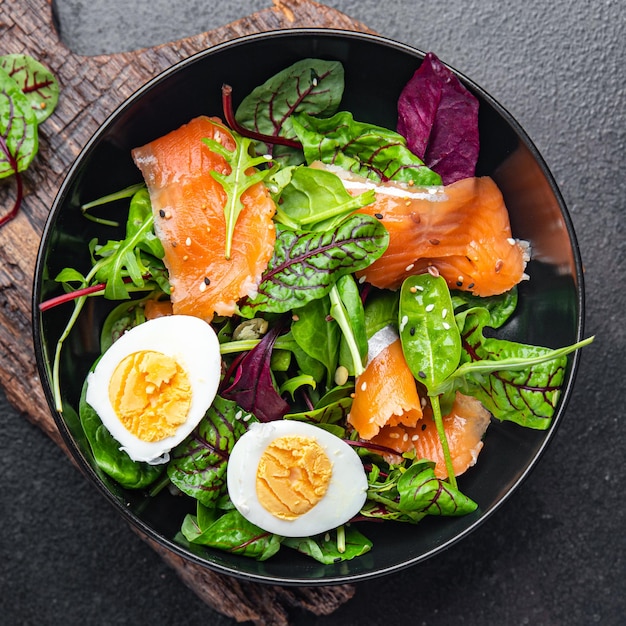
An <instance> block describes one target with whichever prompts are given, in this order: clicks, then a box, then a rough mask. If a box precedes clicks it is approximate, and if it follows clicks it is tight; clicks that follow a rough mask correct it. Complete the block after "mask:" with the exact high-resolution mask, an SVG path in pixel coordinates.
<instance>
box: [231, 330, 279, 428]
mask: <svg viewBox="0 0 626 626" xmlns="http://www.w3.org/2000/svg"><path fill="white" fill-rule="evenodd" d="M281 330H282V325H281V324H277V325H276V326H274V328H272V329H271V330H270V331H269V332H268V333H267V334H266V335H265V337H263V339H261V341H259V343H258V344H257V345H256V346H255V347H254V348H253V349H252V350H250V352H248V354H246V356H245V357H244V358H243V359H242V360H241V363H240V364H239V367H238V368H237V371H236V373H235V380H234V382H233V383H232V384H231V385H230V386H229V387H228V388H226V389H224V390H223V391H222V392H221V396H222V397H223V398H226V399H228V400H233V401H234V402H236V403H237V404H238V405H239V406H240V407H241V408H242V409H244V410H245V411H249V412H250V413H252V414H253V415H254V416H255V417H256V418H257V419H258V420H259V421H260V422H272V421H274V420H278V419H281V418H282V417H283V415H285V414H286V413H287V412H288V411H289V405H288V404H287V402H285V400H283V398H282V397H281V396H280V395H279V393H278V392H277V391H276V387H275V386H274V381H273V380H272V371H271V369H270V361H271V358H272V349H273V347H274V342H275V341H276V338H277V337H278V335H279V334H280V332H281Z"/></svg>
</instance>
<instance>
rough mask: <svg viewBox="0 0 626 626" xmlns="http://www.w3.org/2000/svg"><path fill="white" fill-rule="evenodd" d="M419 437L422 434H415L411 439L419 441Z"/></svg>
mask: <svg viewBox="0 0 626 626" xmlns="http://www.w3.org/2000/svg"><path fill="white" fill-rule="evenodd" d="M419 438H420V436H419V435H413V436H412V437H411V441H417V440H418V439H419Z"/></svg>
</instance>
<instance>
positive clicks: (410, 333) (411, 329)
mask: <svg viewBox="0 0 626 626" xmlns="http://www.w3.org/2000/svg"><path fill="white" fill-rule="evenodd" d="M414 334H415V326H411V328H409V335H411V337H413V335H414Z"/></svg>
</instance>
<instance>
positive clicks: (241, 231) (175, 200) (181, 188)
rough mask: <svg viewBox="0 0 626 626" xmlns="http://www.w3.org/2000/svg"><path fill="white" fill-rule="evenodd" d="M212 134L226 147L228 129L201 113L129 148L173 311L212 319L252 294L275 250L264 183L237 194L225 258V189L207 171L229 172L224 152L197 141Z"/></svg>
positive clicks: (229, 137)
mask: <svg viewBox="0 0 626 626" xmlns="http://www.w3.org/2000/svg"><path fill="white" fill-rule="evenodd" d="M204 138H212V139H214V140H216V141H218V142H220V143H221V144H222V145H223V146H224V147H225V148H227V149H228V150H230V151H232V150H233V149H234V147H235V141H234V139H233V136H232V135H231V134H230V133H229V132H228V130H227V129H225V128H224V127H223V126H222V125H221V124H220V122H219V120H218V119H217V118H209V117H206V116H200V117H197V118H195V119H193V120H192V121H190V122H189V123H188V124H185V125H184V126H182V127H180V128H178V129H177V130H174V131H172V132H170V133H168V134H167V135H165V136H163V137H160V138H158V139H156V140H154V141H152V142H150V143H148V144H146V145H144V146H142V147H139V148H135V149H134V150H133V151H132V156H133V160H134V161H135V164H136V165H137V167H138V168H139V169H140V170H141V172H142V174H143V177H144V179H145V181H146V184H147V187H148V191H149V193H150V200H151V203H152V210H153V214H154V229H155V232H156V234H157V236H158V237H159V239H160V240H161V242H162V243H163V247H164V249H165V257H164V263H165V266H166V268H167V270H168V272H169V281H170V285H171V289H172V292H171V300H172V307H173V312H174V313H175V314H186V315H193V316H196V317H200V318H202V319H205V320H206V321H211V320H212V319H213V317H214V315H216V314H217V315H225V316H230V315H232V314H233V313H234V312H235V309H236V304H237V302H238V301H239V300H240V299H241V298H243V297H244V296H254V295H255V293H256V289H257V286H258V284H259V282H260V280H261V274H262V272H263V270H264V269H265V268H266V267H267V264H268V262H269V260H270V258H271V256H272V253H273V251H274V241H275V230H274V224H273V221H272V217H273V216H274V213H275V211H276V206H275V204H274V201H273V200H272V199H271V197H270V195H269V192H268V191H267V189H266V188H265V186H264V185H263V183H256V184H255V185H253V186H251V187H250V188H249V189H247V190H246V191H245V192H244V193H243V194H242V196H241V200H242V203H243V205H244V208H243V209H242V211H241V213H240V214H239V217H238V220H237V223H236V226H235V230H234V234H233V242H232V251H231V255H230V258H229V259H226V257H225V254H224V250H225V242H226V220H225V217H224V205H225V203H226V200H227V196H226V192H225V191H224V189H223V187H222V186H221V184H220V183H219V182H217V181H216V180H215V179H214V178H213V177H212V176H211V174H210V172H211V171H212V170H213V171H216V172H220V173H223V174H228V173H229V171H230V166H229V165H228V163H227V161H226V160H225V159H224V157H223V156H221V155H219V154H217V153H215V152H213V151H211V150H210V149H209V147H208V146H207V145H206V144H205V143H204V142H203V141H202V140H203V139H204Z"/></svg>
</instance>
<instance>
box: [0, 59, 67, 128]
mask: <svg viewBox="0 0 626 626" xmlns="http://www.w3.org/2000/svg"><path fill="white" fill-rule="evenodd" d="M0 69H2V70H4V71H5V72H6V73H7V74H8V75H9V76H10V77H11V78H12V79H13V80H14V81H15V82H16V83H17V85H18V86H19V88H20V90H21V91H22V93H23V94H24V95H25V96H26V99H27V100H28V102H29V103H30V106H31V108H32V110H33V112H34V113H35V117H36V119H37V123H38V124H41V123H42V122H43V121H44V120H46V119H47V118H48V117H49V116H50V115H51V114H52V112H53V111H54V109H55V107H56V105H57V102H58V100H59V83H58V81H57V80H56V78H55V77H54V75H53V74H52V72H50V70H49V69H48V68H47V67H45V66H44V65H42V64H41V63H40V62H39V61H37V60H36V59H34V58H33V57H31V56H28V55H26V54H6V55H4V56H0Z"/></svg>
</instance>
